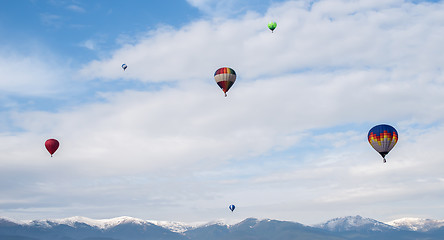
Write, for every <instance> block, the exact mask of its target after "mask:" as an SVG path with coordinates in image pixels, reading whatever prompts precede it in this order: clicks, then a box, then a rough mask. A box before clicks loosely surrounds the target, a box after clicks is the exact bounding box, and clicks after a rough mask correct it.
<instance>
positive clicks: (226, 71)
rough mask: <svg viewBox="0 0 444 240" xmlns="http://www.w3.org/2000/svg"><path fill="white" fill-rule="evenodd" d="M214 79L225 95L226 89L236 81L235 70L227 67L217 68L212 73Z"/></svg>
mask: <svg viewBox="0 0 444 240" xmlns="http://www.w3.org/2000/svg"><path fill="white" fill-rule="evenodd" d="M214 80H216V83H217V85H219V87H220V88H221V89H222V91H224V93H225V97H226V96H227V92H228V90H230V88H231V86H233V84H234V82H235V81H236V72H235V71H234V70H233V69H232V68H229V67H222V68H219V69H217V70H216V72H215V73H214Z"/></svg>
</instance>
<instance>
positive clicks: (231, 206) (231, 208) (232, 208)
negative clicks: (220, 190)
mask: <svg viewBox="0 0 444 240" xmlns="http://www.w3.org/2000/svg"><path fill="white" fill-rule="evenodd" d="M228 208H229V209H230V210H231V211H234V209H235V208H236V206H234V205H230V206H229V207H228Z"/></svg>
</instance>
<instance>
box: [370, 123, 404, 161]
mask: <svg viewBox="0 0 444 240" xmlns="http://www.w3.org/2000/svg"><path fill="white" fill-rule="evenodd" d="M368 142H369V143H370V145H371V146H372V147H373V148H374V149H375V150H376V151H377V152H378V153H379V154H381V156H382V159H383V162H384V163H385V162H386V160H385V155H387V154H388V153H389V152H390V150H392V148H393V147H394V146H395V145H396V143H397V142H398V132H397V131H396V129H395V128H394V127H392V126H390V125H387V124H380V125H377V126H374V127H373V128H372V129H370V131H369V132H368Z"/></svg>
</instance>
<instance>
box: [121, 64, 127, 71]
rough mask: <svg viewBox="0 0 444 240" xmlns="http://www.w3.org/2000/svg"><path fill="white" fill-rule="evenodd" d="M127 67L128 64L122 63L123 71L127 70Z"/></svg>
mask: <svg viewBox="0 0 444 240" xmlns="http://www.w3.org/2000/svg"><path fill="white" fill-rule="evenodd" d="M127 67H128V66H127V65H126V64H125V63H124V64H122V68H123V71H125V70H126V68H127Z"/></svg>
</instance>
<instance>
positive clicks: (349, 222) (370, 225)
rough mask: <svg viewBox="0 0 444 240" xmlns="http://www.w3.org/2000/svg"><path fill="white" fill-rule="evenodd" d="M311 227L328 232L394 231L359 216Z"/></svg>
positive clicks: (342, 218) (382, 224)
mask: <svg viewBox="0 0 444 240" xmlns="http://www.w3.org/2000/svg"><path fill="white" fill-rule="evenodd" d="M313 227H318V228H322V229H325V230H329V231H335V232H344V231H357V230H359V231H385V230H396V228H395V227H393V226H391V225H388V224H385V223H382V222H379V221H376V220H374V219H371V218H363V217H361V216H359V215H358V216H348V217H340V218H334V219H331V220H329V221H327V222H325V223H321V224H317V225H314V226H313Z"/></svg>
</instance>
